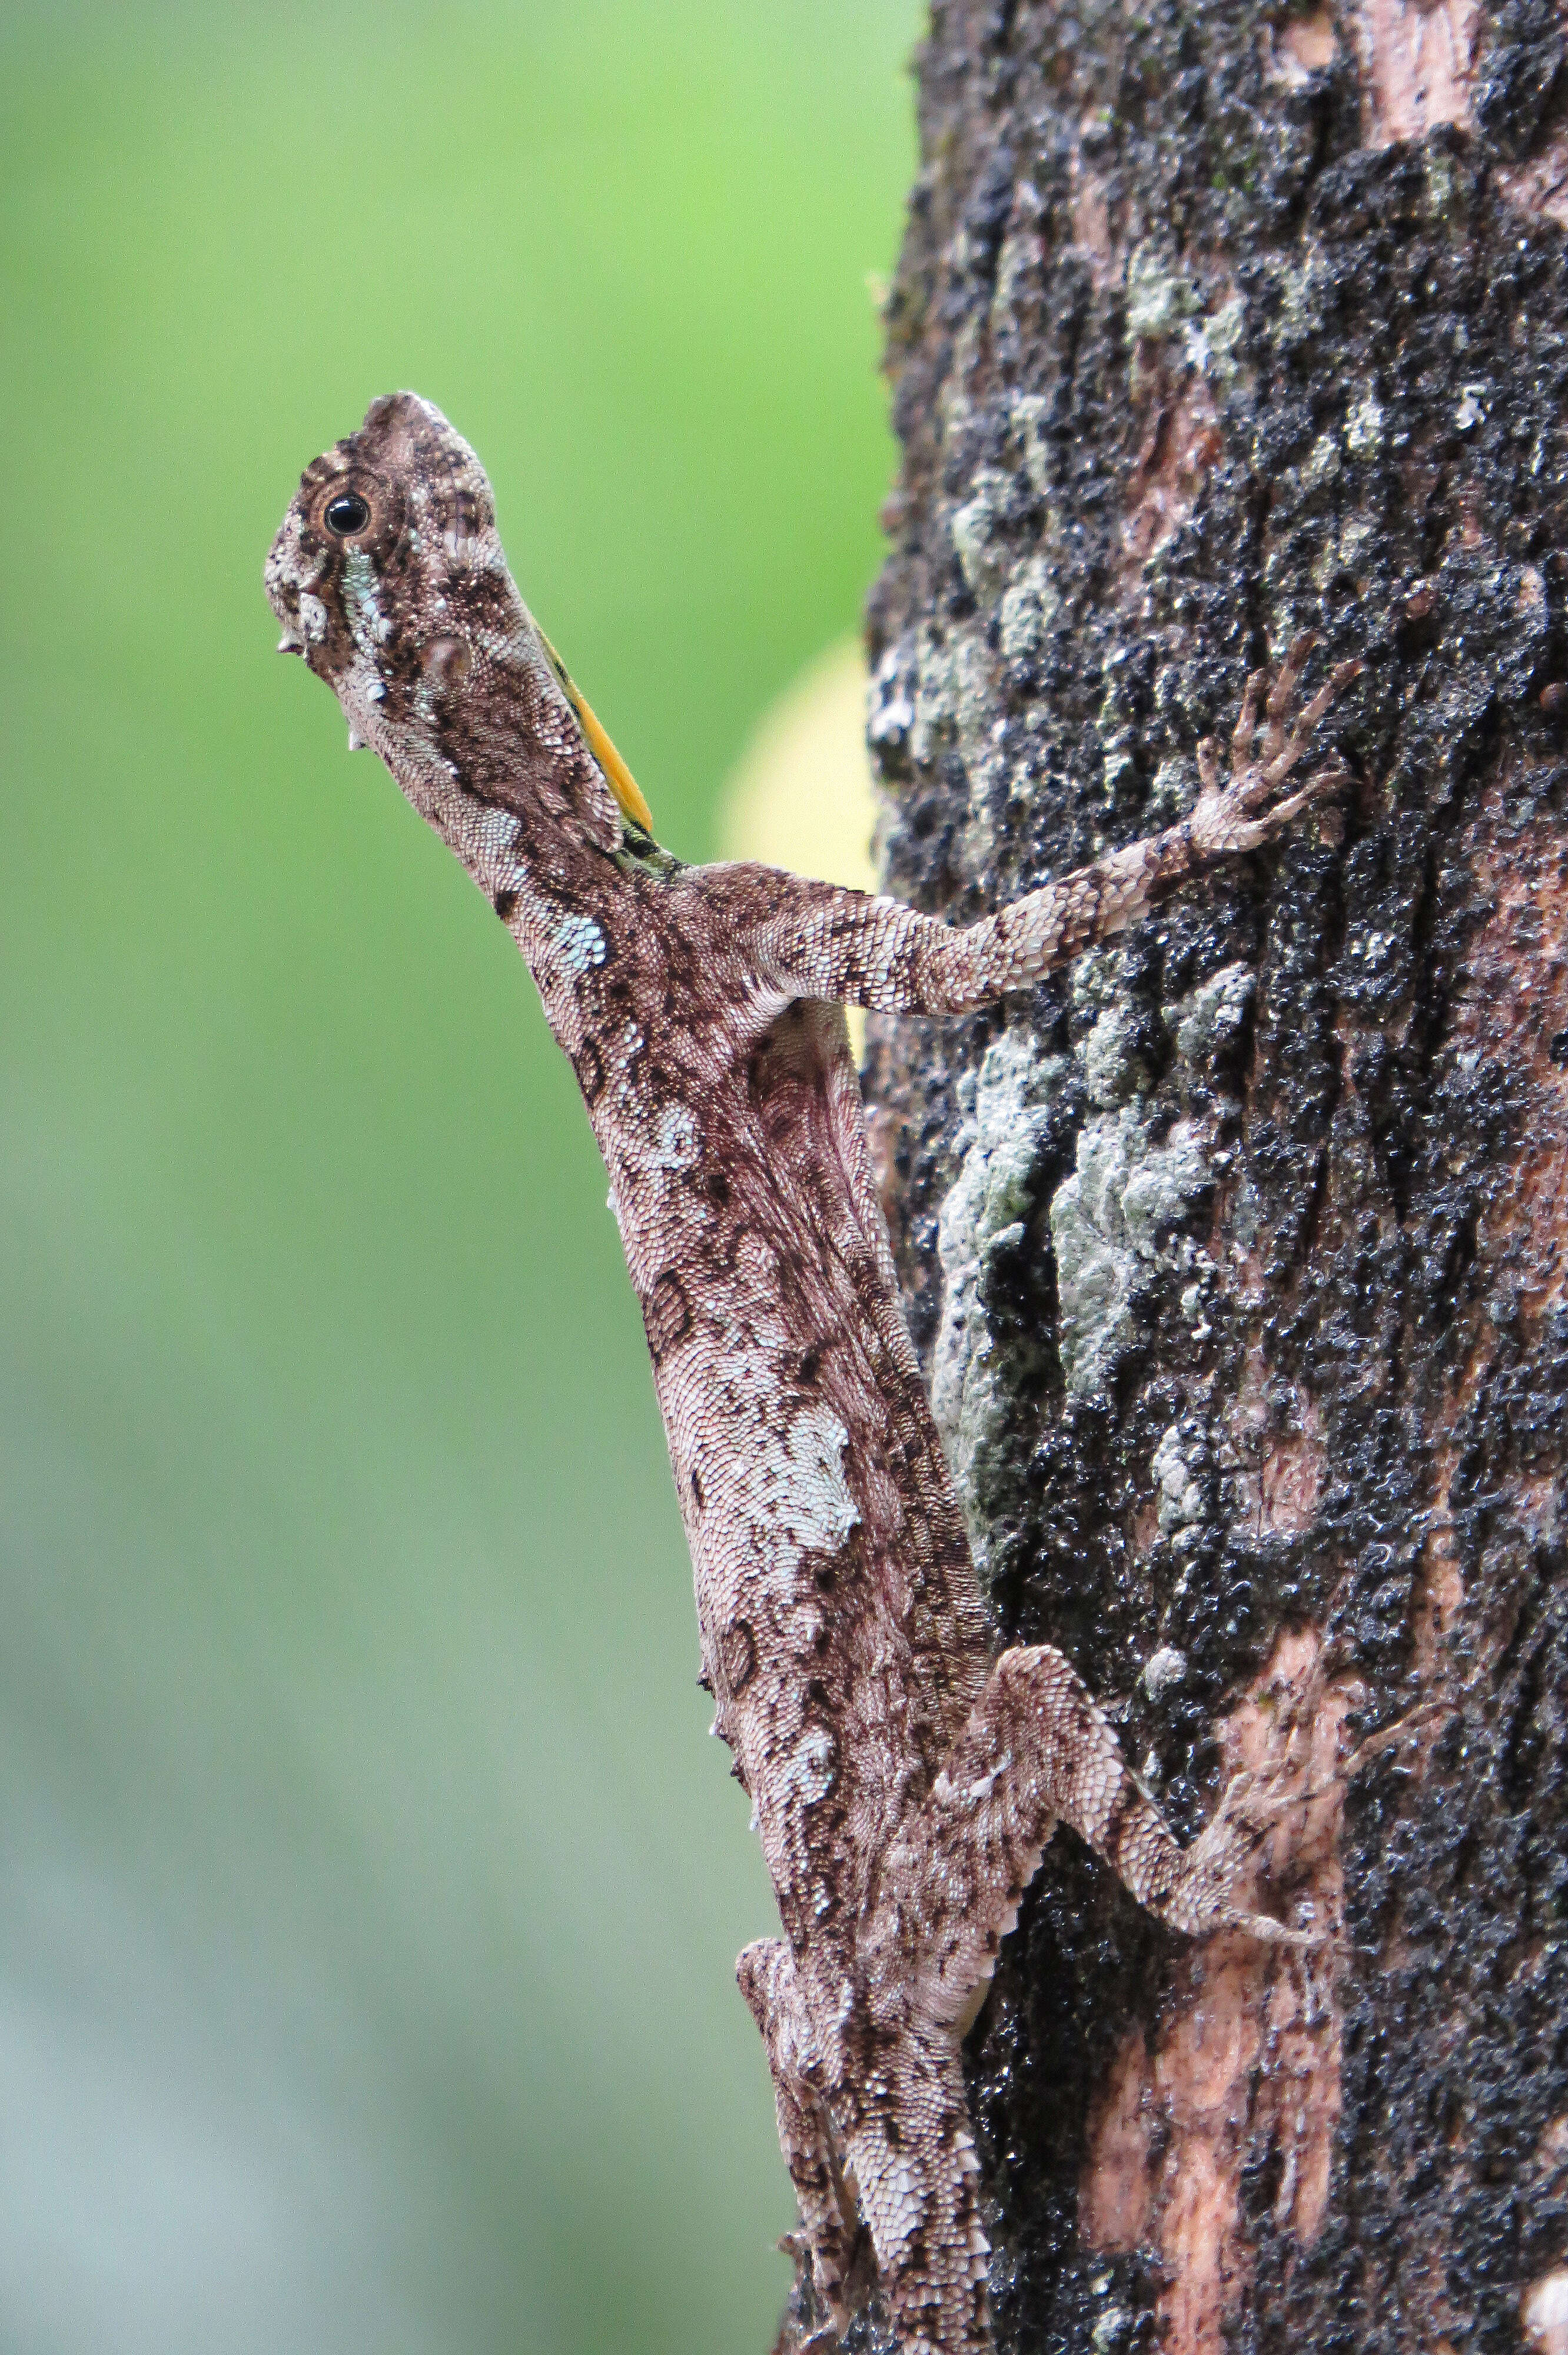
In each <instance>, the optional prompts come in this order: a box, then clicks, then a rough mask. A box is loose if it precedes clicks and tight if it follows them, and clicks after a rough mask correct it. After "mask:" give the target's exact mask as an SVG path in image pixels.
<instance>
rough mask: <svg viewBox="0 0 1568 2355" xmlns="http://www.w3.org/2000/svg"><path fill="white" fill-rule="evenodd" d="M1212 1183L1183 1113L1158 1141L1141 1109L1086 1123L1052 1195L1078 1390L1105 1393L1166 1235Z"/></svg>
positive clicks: (1073, 1388)
mask: <svg viewBox="0 0 1568 2355" xmlns="http://www.w3.org/2000/svg"><path fill="white" fill-rule="evenodd" d="M1210 1181H1211V1169H1210V1163H1209V1156H1208V1152H1207V1148H1206V1144H1205V1140H1204V1137H1203V1135H1202V1133H1201V1131H1200V1130H1199V1129H1198V1128H1197V1127H1196V1126H1195V1125H1194V1124H1192V1123H1191V1122H1187V1121H1178V1122H1177V1123H1176V1124H1175V1125H1174V1127H1172V1128H1171V1131H1170V1134H1169V1135H1167V1137H1166V1138H1165V1139H1164V1141H1163V1142H1162V1143H1159V1142H1156V1140H1155V1137H1154V1135H1153V1133H1152V1129H1151V1127H1150V1124H1149V1122H1148V1120H1147V1119H1146V1117H1145V1115H1144V1114H1143V1112H1142V1111H1141V1109H1140V1107H1139V1106H1137V1105H1133V1104H1124V1105H1122V1106H1121V1107H1120V1108H1119V1109H1118V1110H1116V1111H1113V1112H1105V1113H1101V1114H1098V1115H1097V1117H1096V1118H1095V1119H1093V1120H1091V1121H1089V1122H1088V1123H1087V1124H1086V1126H1085V1128H1084V1130H1083V1132H1082V1134H1081V1135H1079V1138H1078V1153H1077V1167H1075V1170H1074V1172H1073V1174H1072V1176H1071V1177H1068V1178H1067V1179H1066V1180H1065V1183H1064V1184H1063V1185H1061V1186H1060V1187H1058V1188H1057V1189H1056V1192H1055V1194H1054V1197H1053V1198H1052V1202H1051V1240H1052V1241H1053V1243H1054V1246H1055V1252H1056V1288H1057V1295H1058V1297H1059V1299H1060V1302H1061V1314H1062V1321H1061V1330H1060V1333H1059V1336H1058V1347H1059V1348H1060V1351H1061V1357H1062V1370H1063V1373H1064V1375H1065V1378H1066V1383H1067V1390H1068V1393H1069V1395H1070V1396H1072V1397H1075V1398H1082V1399H1091V1398H1104V1397H1106V1396H1107V1395H1108V1393H1109V1389H1110V1383H1111V1379H1112V1377H1113V1376H1114V1374H1115V1372H1116V1369H1117V1365H1118V1361H1119V1359H1121V1357H1122V1356H1123V1354H1124V1353H1125V1352H1126V1351H1127V1350H1128V1348H1131V1346H1132V1345H1133V1343H1134V1342H1135V1341H1136V1339H1137V1337H1138V1311H1139V1305H1140V1302H1141V1299H1142V1297H1143V1295H1145V1294H1146V1293H1147V1291H1148V1289H1149V1287H1150V1284H1151V1283H1152V1282H1153V1281H1154V1279H1155V1278H1156V1277H1157V1276H1158V1274H1159V1273H1160V1270H1161V1268H1162V1266H1163V1265H1164V1264H1165V1260H1166V1254H1165V1253H1164V1252H1163V1251H1162V1248H1161V1246H1162V1243H1163V1242H1164V1240H1165V1238H1166V1237H1167V1236H1168V1235H1169V1232H1170V1230H1171V1228H1172V1227H1175V1226H1178V1225H1180V1223H1181V1220H1184V1219H1185V1218H1186V1217H1187V1216H1188V1214H1189V1213H1190V1212H1191V1210H1192V1208H1193V1207H1194V1205H1195V1204H1196V1203H1197V1202H1198V1201H1200V1200H1201V1199H1202V1196H1203V1194H1204V1193H1205V1191H1206V1190H1207V1188H1208V1187H1209V1184H1210Z"/></svg>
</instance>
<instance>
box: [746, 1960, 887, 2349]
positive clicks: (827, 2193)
mask: <svg viewBox="0 0 1568 2355" xmlns="http://www.w3.org/2000/svg"><path fill="white" fill-rule="evenodd" d="M735 1975H736V1978H737V1979H738V1980H739V1982H740V1991H741V1993H742V1995H744V1996H745V1998H746V2000H747V2003H748V2004H749V2006H750V2007H751V2016H752V2018H753V2019H755V2020H756V2022H757V2025H758V2028H759V2029H760V2030H761V2031H762V2041H763V2043H764V2044H765V2045H766V2046H767V2048H768V2068H769V2069H770V2070H771V2071H772V2073H773V2101H774V2107H775V2109H776V2111H777V2113H778V2117H779V2147H780V2149H781V2150H782V2151H783V2153H784V2164H785V2165H786V2167H788V2169H789V2180H790V2182H791V2183H792V2184H793V2185H794V2187H795V2198H796V2200H797V2202H798V2204H799V2207H800V2223H801V2227H802V2230H803V2231H804V2233H805V2236H806V2241H807V2244H808V2246H809V2247H810V2253H811V2278H812V2284H813V2286H814V2287H815V2289H816V2293H817V2300H818V2303H819V2304H820V2305H821V2307H823V2308H824V2310H825V2311H826V2313H827V2315H828V2317H829V2318H830V2320H831V2321H832V2326H833V2328H834V2330H835V2331H837V2332H839V2333H840V2334H841V2335H842V2332H843V2331H844V2330H846V2329H847V2328H848V2327H849V2320H850V2302H849V2295H848V2287H847V2285H848V2281H849V2272H850V2265H851V2263H852V2260H853V2255H854V2246H855V2241H856V2239H857V2237H858V2234H859V2229H860V2228H859V2217H858V2215H857V2212H856V2209H855V2202H854V2197H853V2192H852V2191H851V2190H850V2188H849V2186H848V2184H847V2183H846V2182H845V2180H844V2177H843V2171H842V2168H841V2166H840V2164H839V2158H838V2152H837V2148H836V2146H835V2141H834V2136H833V2128H832V2120H831V2118H830V2117H829V2115H828V2110H827V2105H826V2103H825V2102H824V2100H823V2098H822V2095H821V2092H820V2091H819V2090H818V2088H817V2087H816V2086H815V2085H813V2084H812V2083H811V2082H810V2079H811V2077H812V2076H815V2075H820V2073H821V2072H820V2069H819V2067H818V2065H817V2059H818V2056H817V2053H816V2041H815V2038H814V2037H813V2035H812V2031H811V2024H810V2019H809V2018H808V2017H807V2014H806V2010H805V2007H804V2006H803V2004H802V2003H801V2001H800V1995H799V1991H798V1989H797V1987H796V1984H795V1966H794V1964H793V1963H792V1962H791V1960H790V1957H789V1947H788V1946H786V1945H785V1944H784V1943H783V1941H782V1939H779V1938H758V1939H757V1940H755V1941H754V1943H753V1944H752V1945H749V1946H746V1947H743V1948H742V1950H741V1953H740V1955H739V1957H738V1959H737V1960H736V1966H735Z"/></svg>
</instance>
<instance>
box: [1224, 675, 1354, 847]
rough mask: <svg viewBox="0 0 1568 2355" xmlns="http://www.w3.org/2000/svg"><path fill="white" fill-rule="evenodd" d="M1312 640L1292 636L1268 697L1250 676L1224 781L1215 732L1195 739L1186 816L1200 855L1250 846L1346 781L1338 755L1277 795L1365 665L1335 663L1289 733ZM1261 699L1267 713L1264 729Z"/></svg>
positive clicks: (1262, 680) (1347, 775)
mask: <svg viewBox="0 0 1568 2355" xmlns="http://www.w3.org/2000/svg"><path fill="white" fill-rule="evenodd" d="M1315 644H1316V640H1315V638H1314V636H1313V634H1312V632H1311V631H1310V630H1308V631H1304V632H1303V633H1302V634H1301V635H1300V636H1299V637H1298V638H1297V639H1296V641H1295V643H1294V645H1292V646H1291V648H1290V651H1289V653H1288V654H1287V655H1286V657H1285V660H1284V661H1283V662H1282V663H1281V665H1280V666H1279V669H1278V671H1277V674H1276V677H1275V680H1274V684H1273V686H1272V687H1270V688H1269V690H1268V695H1267V699H1266V701H1264V699H1263V690H1264V686H1265V680H1266V674H1265V673H1264V672H1262V671H1254V673H1253V674H1252V677H1250V678H1249V679H1248V680H1247V683H1246V689H1245V693H1244V695H1243V697H1242V708H1241V714H1240V717H1239V718H1238V719H1237V721H1236V725H1235V731H1234V734H1233V736H1232V738H1231V764H1230V779H1229V782H1228V783H1222V781H1221V776H1220V766H1219V752H1218V749H1217V747H1216V746H1215V744H1214V741H1213V738H1212V737H1205V738H1204V740H1203V741H1202V743H1201V744H1200V745H1199V747H1198V774H1199V776H1200V778H1201V780H1202V788H1203V790H1202V794H1200V796H1199V799H1198V805H1197V807H1196V808H1195V809H1194V810H1193V812H1192V819H1191V821H1190V823H1191V826H1192V840H1193V844H1194V846H1195V847H1196V848H1197V850H1198V851H1199V853H1200V854H1201V855H1202V856H1203V857H1205V858H1207V857H1214V856H1218V855H1221V854H1223V853H1226V852H1234V851H1245V850H1255V849H1256V848H1257V847H1258V845H1259V844H1260V843H1264V842H1266V841H1267V840H1268V838H1269V837H1270V836H1271V835H1274V834H1276V833H1277V832H1278V830H1279V828H1280V827H1281V826H1287V825H1288V824H1289V822H1290V820H1291V819H1292V818H1293V817H1295V816H1297V815H1298V813H1299V812H1300V811H1302V810H1304V809H1305V808H1306V807H1307V806H1308V804H1309V803H1311V802H1315V801H1318V800H1319V799H1321V798H1322V796H1323V795H1324V794H1329V793H1332V792H1335V791H1337V790H1339V789H1340V787H1342V786H1343V785H1345V784H1347V783H1349V782H1350V772H1349V771H1348V769H1347V768H1346V767H1345V764H1344V762H1342V761H1341V760H1340V759H1339V758H1338V757H1337V756H1336V757H1335V758H1334V759H1332V760H1331V761H1330V762H1329V763H1328V764H1327V765H1326V766H1325V767H1324V768H1321V769H1319V771H1318V772H1317V773H1316V774H1315V775H1313V776H1311V777H1308V780H1307V782H1306V783H1305V784H1303V785H1300V786H1298V788H1297V790H1296V791H1295V792H1294V793H1291V794H1283V795H1282V794H1280V787H1281V786H1282V785H1283V784H1284V783H1285V782H1286V780H1287V777H1289V776H1290V774H1291V773H1292V772H1293V771H1294V770H1295V768H1296V767H1297V765H1298V762H1300V760H1301V758H1302V755H1303V754H1304V753H1305V751H1307V748H1308V743H1309V742H1310V741H1311V737H1312V731H1313V730H1314V728H1315V727H1316V726H1317V724H1318V722H1319V719H1321V718H1322V717H1323V714H1324V713H1325V712H1326V711H1327V710H1328V709H1329V707H1330V704H1331V703H1332V702H1333V701H1334V700H1335V698H1337V697H1338V696H1339V695H1340V693H1341V692H1342V690H1343V689H1344V688H1345V687H1348V686H1349V685H1350V683H1351V680H1352V679H1353V678H1359V677H1360V676H1361V669H1362V665H1361V663H1360V662H1343V663H1339V664H1337V665H1336V666H1335V667H1334V669H1333V670H1332V671H1330V674H1329V677H1328V678H1327V679H1326V680H1325V681H1324V683H1323V685H1322V686H1321V687H1319V689H1318V691H1317V693H1316V694H1315V695H1314V696H1313V697H1312V698H1311V699H1310V700H1309V701H1308V704H1307V705H1306V706H1305V708H1304V709H1302V710H1301V711H1300V712H1299V713H1298V716H1297V719H1296V721H1295V725H1294V726H1293V727H1291V728H1290V729H1289V730H1288V732H1287V728H1286V718H1287V713H1288V711H1289V709H1290V705H1291V700H1292V698H1293V697H1294V694H1295V691H1296V686H1297V682H1298V679H1299V677H1300V676H1301V672H1302V669H1303V668H1304V666H1305V665H1306V661H1307V657H1308V655H1309V654H1310V653H1311V650H1312V647H1313V645H1315ZM1260 703H1262V707H1263V714H1264V721H1263V726H1262V728H1261V730H1260V728H1259V723H1258V709H1259V705H1260ZM1260 736H1261V741H1260Z"/></svg>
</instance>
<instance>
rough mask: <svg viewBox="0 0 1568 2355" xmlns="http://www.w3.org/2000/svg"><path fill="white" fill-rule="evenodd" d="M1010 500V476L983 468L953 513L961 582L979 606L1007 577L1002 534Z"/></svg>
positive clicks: (1009, 511)
mask: <svg viewBox="0 0 1568 2355" xmlns="http://www.w3.org/2000/svg"><path fill="white" fill-rule="evenodd" d="M1013 497H1014V494H1013V487H1012V476H1011V475H1010V474H1000V473H998V472H997V470H996V469H995V468H994V467H990V466H985V467H982V468H981V469H980V473H979V474H977V475H976V476H975V478H974V481H973V483H972V484H971V485H970V486H969V497H968V498H967V499H966V500H965V501H964V504H963V506H961V507H958V508H956V509H955V511H954V514H953V519H952V526H951V529H952V534H953V546H954V548H955V549H957V550H958V556H959V564H960V565H961V567H962V568H963V575H964V579H965V580H966V581H968V582H969V587H970V589H971V590H972V591H973V592H974V595H975V597H976V598H977V599H978V600H979V602H980V603H981V604H988V603H990V602H991V600H992V599H993V598H994V597H995V596H996V595H997V594H998V592H999V591H1000V590H1001V585H1002V582H1003V581H1005V580H1006V578H1007V574H1008V570H1009V563H1010V557H1009V551H1008V548H1007V545H1006V541H1005V539H1004V538H1003V536H1002V535H1003V533H1004V531H1005V528H1006V526H1007V522H1008V519H1009V516H1010V513H1011V510H1012V505H1013Z"/></svg>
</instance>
